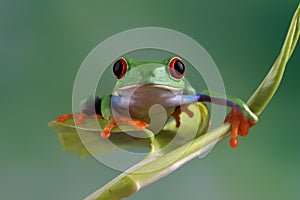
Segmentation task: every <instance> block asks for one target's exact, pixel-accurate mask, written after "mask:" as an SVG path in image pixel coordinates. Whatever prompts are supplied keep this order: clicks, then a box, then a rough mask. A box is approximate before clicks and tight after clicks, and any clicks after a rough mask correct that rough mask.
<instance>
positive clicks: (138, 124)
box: [101, 115, 149, 139]
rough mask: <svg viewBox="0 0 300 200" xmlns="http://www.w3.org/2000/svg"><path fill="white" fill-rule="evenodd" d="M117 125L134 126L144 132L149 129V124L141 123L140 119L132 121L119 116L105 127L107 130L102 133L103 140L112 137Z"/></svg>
mask: <svg viewBox="0 0 300 200" xmlns="http://www.w3.org/2000/svg"><path fill="white" fill-rule="evenodd" d="M117 125H132V126H135V128H136V129H138V130H142V129H144V128H145V127H147V126H148V125H149V124H148V123H147V122H143V121H140V120H138V119H131V118H128V117H125V116H120V115H118V116H117V118H116V119H115V118H112V119H111V121H110V123H109V124H107V125H106V126H105V128H104V129H103V130H102V132H101V137H102V138H106V139H107V138H109V137H110V135H111V131H112V129H113V128H114V127H116V126H117Z"/></svg>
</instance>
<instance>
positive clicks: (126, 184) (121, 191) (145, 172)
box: [86, 6, 300, 200]
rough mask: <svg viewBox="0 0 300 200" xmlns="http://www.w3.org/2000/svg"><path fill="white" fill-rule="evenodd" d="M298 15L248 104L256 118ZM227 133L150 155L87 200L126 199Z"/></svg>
mask: <svg viewBox="0 0 300 200" xmlns="http://www.w3.org/2000/svg"><path fill="white" fill-rule="evenodd" d="M299 13H300V6H298V8H297V10H296V12H295V14H294V17H293V19H292V22H291V25H290V28H289V31H288V34H287V37H286V40H285V42H284V44H283V47H282V50H281V52H280V54H279V56H278V58H277V59H276V61H275V63H274V65H273V67H272V68H271V70H270V72H269V73H268V75H267V76H266V78H265V79H264V80H263V82H262V83H261V85H260V86H259V87H258V89H257V90H256V91H255V93H254V94H253V95H252V97H251V98H250V99H249V101H248V105H249V107H250V109H251V110H252V111H253V112H254V113H255V114H257V115H260V113H261V112H262V111H263V109H264V108H265V107H266V105H267V104H268V102H269V101H270V100H271V98H272V97H273V95H274V93H275V92H276V90H277V88H278V85H279V83H280V81H281V78H282V75H283V72H284V69H285V66H286V64H287V62H288V60H289V58H290V56H291V55H292V52H293V50H294V48H295V46H296V44H297V40H298V37H299V30H300V24H299V21H300V20H299V19H300V17H299V16H300V15H299ZM229 131H230V124H228V123H224V124H222V125H221V126H220V127H218V128H216V129H214V130H212V131H210V132H208V133H207V134H205V135H202V136H200V137H198V138H196V139H194V140H193V141H191V142H188V143H186V144H184V145H182V146H180V147H178V148H176V149H174V150H172V151H170V152H167V153H165V154H163V155H161V156H156V157H153V155H150V156H148V157H147V158H146V159H145V160H143V161H141V162H140V163H138V164H137V165H136V166H134V167H133V168H131V169H129V170H128V171H127V172H126V173H122V174H121V175H120V176H118V177H116V178H115V179H114V180H112V181H111V182H110V183H108V184H107V185H105V186H104V187H102V188H100V189H99V190H97V191H95V192H94V193H93V194H91V195H89V196H88V197H87V198H86V200H91V199H98V200H104V199H113V200H117V199H121V198H124V197H128V196H130V195H132V194H133V193H135V192H137V191H138V190H140V189H142V188H144V187H146V186H148V185H149V184H151V183H153V182H155V181H157V180H159V179H160V178H162V177H164V176H167V175H168V174H170V173H171V172H173V171H174V170H176V169H178V168H179V167H180V166H182V165H183V164H185V163H187V162H188V161H190V160H191V159H193V158H195V157H197V156H199V155H200V154H201V153H203V152H205V151H206V150H208V149H209V147H210V146H211V145H212V144H214V143H216V142H218V141H220V140H222V139H223V138H225V137H226V136H228V135H229V134H228V133H229ZM153 158H154V159H153Z"/></svg>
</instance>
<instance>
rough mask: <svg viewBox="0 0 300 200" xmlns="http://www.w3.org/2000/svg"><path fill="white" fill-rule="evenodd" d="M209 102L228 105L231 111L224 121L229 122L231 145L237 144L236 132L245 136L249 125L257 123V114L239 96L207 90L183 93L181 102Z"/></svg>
mask: <svg viewBox="0 0 300 200" xmlns="http://www.w3.org/2000/svg"><path fill="white" fill-rule="evenodd" d="M193 102H211V103H215V104H218V105H222V106H230V107H231V108H232V111H231V112H230V113H229V114H228V115H227V117H226V119H225V121H228V122H230V123H231V132H232V136H231V140H230V145H231V147H233V148H235V147H237V145H238V134H239V135H241V136H246V135H247V134H248V130H249V128H250V127H251V126H253V125H254V124H256V123H257V121H258V118H257V116H256V115H255V114H254V113H253V112H252V111H251V110H250V109H249V107H248V106H247V104H246V103H245V102H244V101H242V100H241V99H239V98H235V97H230V96H227V97H226V98H224V97H222V96H218V95H214V96H213V95H211V94H209V93H208V92H207V93H203V94H195V95H183V97H182V103H183V104H186V103H193Z"/></svg>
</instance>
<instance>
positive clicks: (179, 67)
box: [174, 60, 184, 75]
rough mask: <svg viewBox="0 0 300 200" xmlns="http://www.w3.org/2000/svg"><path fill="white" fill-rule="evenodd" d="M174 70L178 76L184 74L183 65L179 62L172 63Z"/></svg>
mask: <svg viewBox="0 0 300 200" xmlns="http://www.w3.org/2000/svg"><path fill="white" fill-rule="evenodd" d="M174 69H175V72H176V73H177V74H178V75H182V74H183V73H184V64H183V63H182V62H181V61H180V60H176V61H175V63H174Z"/></svg>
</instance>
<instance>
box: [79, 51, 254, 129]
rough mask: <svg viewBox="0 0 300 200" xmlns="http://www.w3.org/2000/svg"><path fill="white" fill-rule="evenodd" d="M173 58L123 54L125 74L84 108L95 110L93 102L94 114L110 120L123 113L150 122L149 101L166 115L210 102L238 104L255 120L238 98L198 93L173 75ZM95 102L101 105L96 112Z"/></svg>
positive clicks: (247, 116)
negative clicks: (149, 58)
mask: <svg viewBox="0 0 300 200" xmlns="http://www.w3.org/2000/svg"><path fill="white" fill-rule="evenodd" d="M173 58H174V57H171V58H168V59H165V60H164V61H162V62H156V61H142V62H137V61H134V60H133V59H130V58H127V57H123V59H125V60H126V63H127V65H128V67H127V70H126V73H125V75H124V76H123V77H121V78H119V79H118V80H117V82H116V85H115V88H114V91H113V94H112V95H106V96H104V97H102V98H101V100H100V99H99V98H98V104H97V103H96V104H94V103H93V102H94V100H92V101H93V102H92V101H89V100H88V101H85V102H84V103H83V110H84V111H86V110H94V112H95V106H96V114H101V115H102V116H103V117H104V118H105V119H107V120H111V119H112V117H113V118H114V119H115V118H116V116H125V117H128V118H132V119H137V120H140V121H143V122H147V123H149V122H150V121H151V119H150V117H149V114H148V113H149V109H150V108H151V106H152V105H155V104H159V105H161V106H163V107H164V108H165V111H166V113H167V118H168V119H169V118H170V117H171V116H172V115H173V114H174V112H175V111H176V109H177V108H179V107H180V106H185V105H190V104H193V103H197V102H211V103H215V104H218V105H224V106H230V107H232V108H237V110H238V112H240V113H242V115H243V116H244V118H245V119H247V120H248V119H249V120H251V121H252V122H254V123H256V122H257V116H256V115H255V114H254V113H252V112H251V110H250V109H249V108H248V106H247V104H246V103H245V102H243V101H242V100H240V99H239V98H235V97H230V96H229V97H228V96H227V97H226V98H223V97H222V96H221V95H212V94H209V93H208V92H203V93H198V94H197V93H196V92H195V89H194V88H193V87H192V86H191V85H190V84H189V83H188V82H187V81H186V80H185V78H184V77H182V78H174V77H173V76H172V74H171V73H170V69H169V64H170V61H171V60H172V59H173ZM90 100H91V99H90ZM99 100H100V102H101V103H100V104H101V105H99ZM91 105H92V106H91ZM97 106H100V109H98V112H97ZM99 111H100V112H99ZM157 114H160V113H157Z"/></svg>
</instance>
